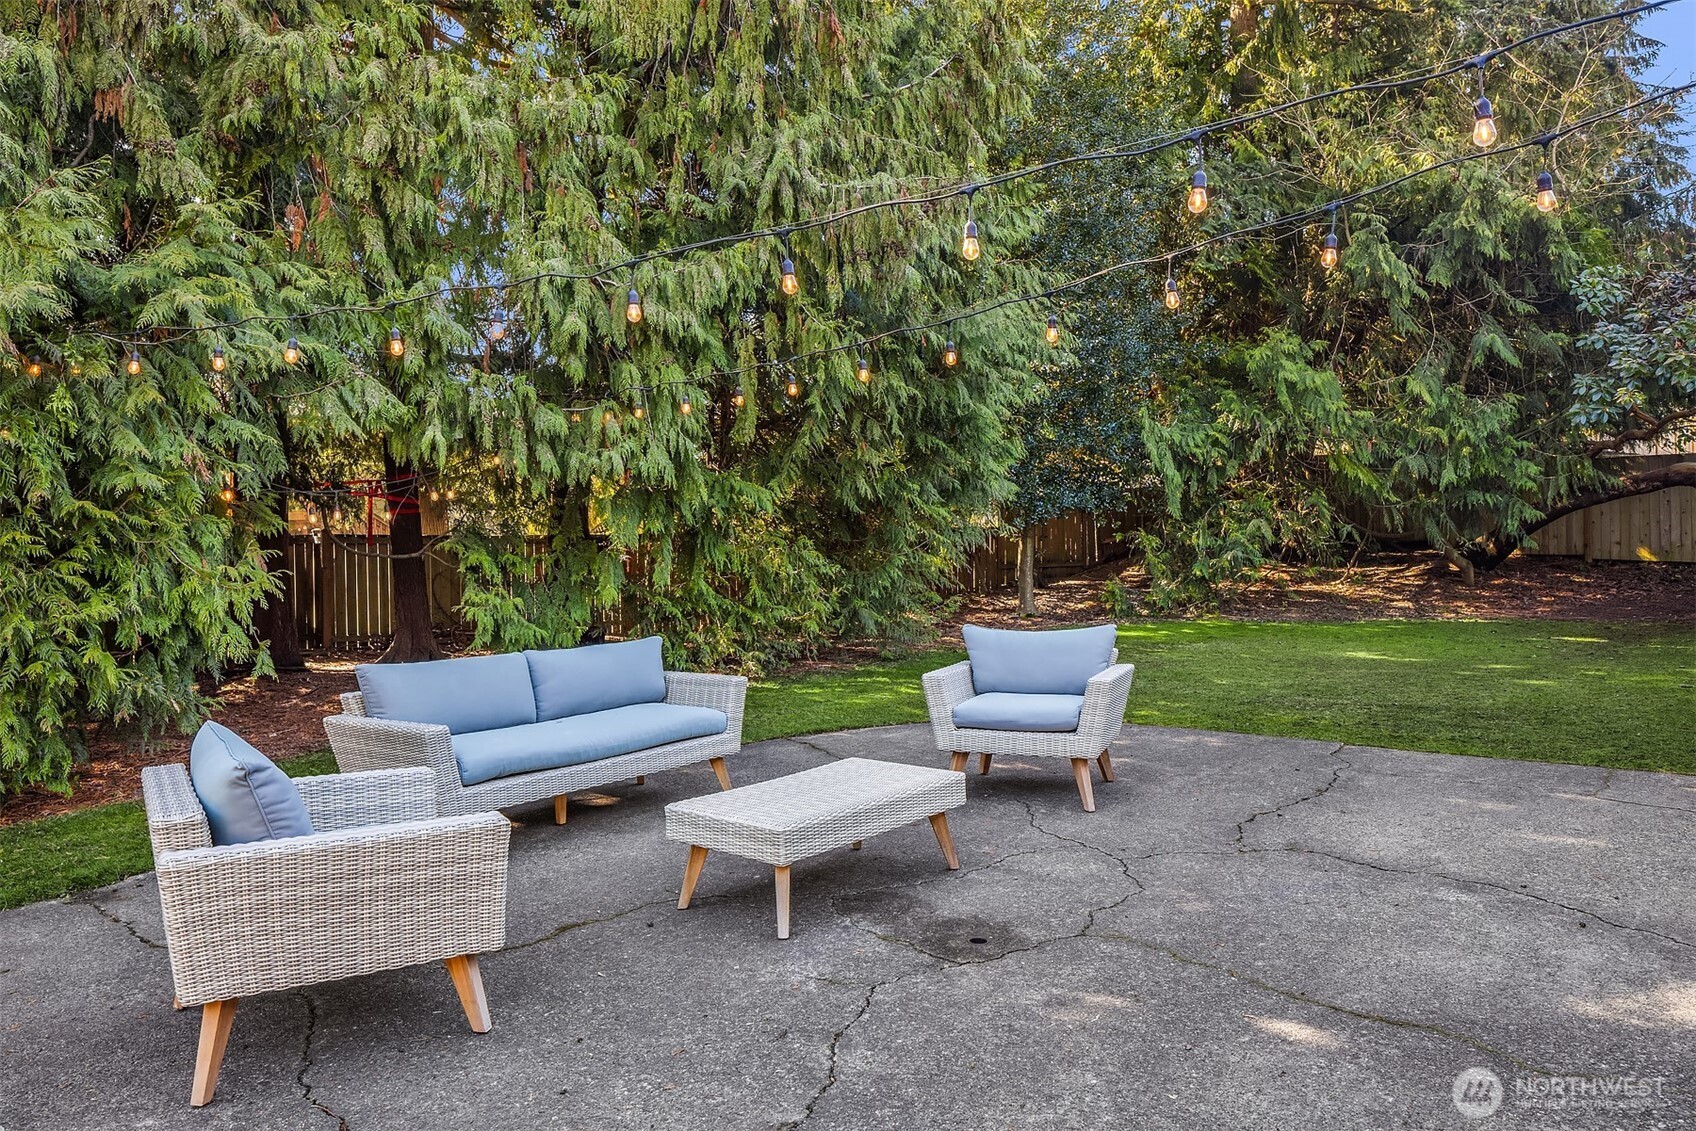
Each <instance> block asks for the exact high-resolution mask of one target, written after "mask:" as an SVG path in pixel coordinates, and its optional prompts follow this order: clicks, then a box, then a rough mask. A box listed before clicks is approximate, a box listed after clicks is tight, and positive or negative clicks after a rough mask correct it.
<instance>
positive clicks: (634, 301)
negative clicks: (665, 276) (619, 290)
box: [624, 287, 642, 326]
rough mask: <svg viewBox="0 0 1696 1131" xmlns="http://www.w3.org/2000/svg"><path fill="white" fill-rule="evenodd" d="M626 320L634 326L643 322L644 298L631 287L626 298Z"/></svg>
mask: <svg viewBox="0 0 1696 1131" xmlns="http://www.w3.org/2000/svg"><path fill="white" fill-rule="evenodd" d="M624 320H625V321H626V322H629V323H630V324H631V325H632V326H634V325H635V324H636V323H638V322H640V321H642V296H641V295H640V294H638V293H637V292H636V288H635V287H631V288H630V293H629V294H628V295H626V296H625V299H624Z"/></svg>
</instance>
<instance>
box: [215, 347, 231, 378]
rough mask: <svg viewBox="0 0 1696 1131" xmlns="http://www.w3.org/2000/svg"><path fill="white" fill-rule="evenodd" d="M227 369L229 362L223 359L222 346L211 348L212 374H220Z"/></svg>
mask: <svg viewBox="0 0 1696 1131" xmlns="http://www.w3.org/2000/svg"><path fill="white" fill-rule="evenodd" d="M228 367H229V362H228V361H226V360H225V359H224V347H223V346H213V347H212V372H214V373H222V372H223V371H224V370H225V369H227V368H228Z"/></svg>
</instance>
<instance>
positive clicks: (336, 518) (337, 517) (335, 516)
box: [330, 507, 342, 522]
mask: <svg viewBox="0 0 1696 1131" xmlns="http://www.w3.org/2000/svg"><path fill="white" fill-rule="evenodd" d="M341 520H342V508H341V507H337V508H336V509H335V510H333V511H331V512H330V521H331V522H340V521H341Z"/></svg>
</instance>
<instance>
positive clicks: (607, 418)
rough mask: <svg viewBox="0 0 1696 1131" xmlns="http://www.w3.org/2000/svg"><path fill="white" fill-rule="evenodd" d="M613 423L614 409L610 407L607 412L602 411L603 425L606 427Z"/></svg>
mask: <svg viewBox="0 0 1696 1131" xmlns="http://www.w3.org/2000/svg"><path fill="white" fill-rule="evenodd" d="M611 423H612V409H610V408H609V409H607V410H606V411H605V412H603V413H601V426H602V427H606V426H607V425H609V424H611Z"/></svg>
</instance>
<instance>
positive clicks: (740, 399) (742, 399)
mask: <svg viewBox="0 0 1696 1131" xmlns="http://www.w3.org/2000/svg"><path fill="white" fill-rule="evenodd" d="M730 403H731V404H733V405H735V406H736V407H737V408H741V407H742V406H743V405H744V404H746V403H748V398H747V397H746V396H744V395H743V393H742V386H741V385H738V386H736V391H735V392H734V393H731V394H730Z"/></svg>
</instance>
